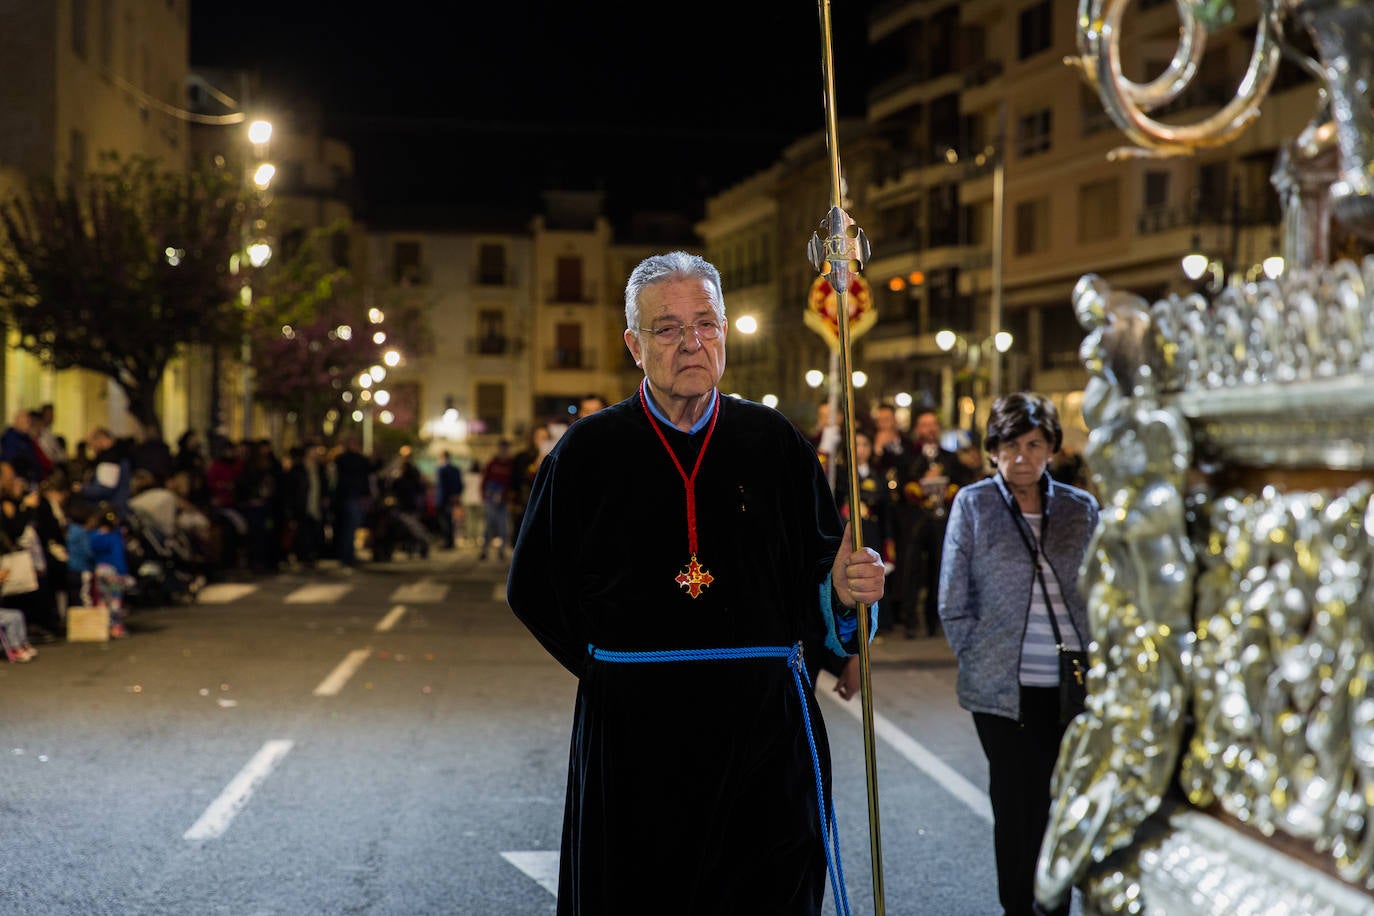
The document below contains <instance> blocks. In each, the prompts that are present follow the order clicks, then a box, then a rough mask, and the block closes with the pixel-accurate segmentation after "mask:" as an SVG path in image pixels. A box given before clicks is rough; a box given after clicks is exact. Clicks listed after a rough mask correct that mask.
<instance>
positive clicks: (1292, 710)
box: [1181, 483, 1374, 908]
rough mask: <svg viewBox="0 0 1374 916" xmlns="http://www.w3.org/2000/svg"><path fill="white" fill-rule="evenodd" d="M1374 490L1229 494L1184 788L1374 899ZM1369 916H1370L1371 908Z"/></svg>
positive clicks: (1211, 522)
mask: <svg viewBox="0 0 1374 916" xmlns="http://www.w3.org/2000/svg"><path fill="white" fill-rule="evenodd" d="M1370 493H1371V486H1370V485H1369V484H1367V483H1362V484H1359V485H1357V486H1355V487H1352V488H1350V489H1348V490H1345V491H1343V492H1338V493H1334V494H1326V493H1278V492H1276V491H1275V490H1274V489H1272V488H1266V489H1265V490H1264V491H1263V492H1261V493H1260V494H1258V495H1228V496H1225V497H1223V498H1221V499H1218V500H1216V501H1214V503H1213V504H1212V506H1211V507H1210V510H1209V512H1208V514H1207V523H1206V527H1205V529H1204V536H1205V537H1206V546H1205V549H1204V550H1203V551H1202V566H1203V568H1204V572H1203V573H1202V575H1201V576H1200V578H1199V580H1198V605H1197V634H1198V643H1197V652H1196V669H1195V672H1194V684H1195V692H1194V709H1195V715H1196V729H1195V732H1194V734H1193V737H1192V740H1191V741H1190V743H1189V747H1188V752H1187V754H1186V755H1185V756H1184V759H1183V766H1182V770H1181V782H1182V785H1183V788H1184V790H1185V791H1186V792H1187V794H1188V798H1189V801H1191V802H1192V803H1193V804H1195V805H1198V806H1203V807H1206V806H1210V805H1212V804H1214V803H1215V804H1218V805H1220V807H1221V808H1222V809H1223V810H1224V811H1226V812H1227V813H1228V814H1230V815H1232V816H1234V817H1236V818H1237V819H1238V820H1240V821H1242V822H1244V823H1247V824H1249V825H1251V826H1253V827H1255V828H1257V829H1258V830H1259V831H1260V832H1262V833H1263V834H1265V835H1271V834H1273V833H1275V832H1282V833H1285V834H1288V835H1290V836H1293V837H1297V838H1299V839H1303V840H1307V841H1309V842H1310V843H1311V844H1312V846H1313V848H1314V849H1316V850H1317V851H1319V852H1323V853H1328V854H1329V855H1330V856H1331V857H1332V859H1333V861H1334V864H1335V866H1336V869H1337V871H1338V873H1339V874H1340V876H1341V877H1343V878H1345V879H1346V880H1347V881H1351V882H1358V883H1362V884H1364V885H1365V886H1366V887H1374V824H1371V823H1370V815H1371V804H1372V803H1374V696H1372V695H1371V691H1370V687H1371V678H1374V641H1371V636H1372V635H1374V634H1372V633H1371V624H1372V623H1374V608H1371V604H1370V602H1371V592H1370V575H1371V570H1372V569H1374V565H1371V564H1374V540H1372V538H1374V503H1371V501H1370ZM1371 908H1374V906H1372V907H1371Z"/></svg>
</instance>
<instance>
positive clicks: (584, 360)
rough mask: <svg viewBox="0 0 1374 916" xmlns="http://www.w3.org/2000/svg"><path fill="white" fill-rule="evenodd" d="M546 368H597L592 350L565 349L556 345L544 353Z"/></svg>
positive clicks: (558, 369)
mask: <svg viewBox="0 0 1374 916" xmlns="http://www.w3.org/2000/svg"><path fill="white" fill-rule="evenodd" d="M544 368H545V369H548V370H549V371H551V372H553V371H561V370H588V369H595V368H596V359H595V358H594V354H593V353H592V351H590V350H586V349H577V350H564V349H560V348H558V347H555V348H553V349H551V350H546V351H545V353H544Z"/></svg>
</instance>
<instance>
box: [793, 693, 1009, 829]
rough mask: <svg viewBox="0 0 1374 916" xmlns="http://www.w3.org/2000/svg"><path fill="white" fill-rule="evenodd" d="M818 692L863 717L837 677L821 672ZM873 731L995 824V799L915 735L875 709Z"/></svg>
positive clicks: (951, 793) (860, 710) (850, 714)
mask: <svg viewBox="0 0 1374 916" xmlns="http://www.w3.org/2000/svg"><path fill="white" fill-rule="evenodd" d="M816 695H817V696H823V697H825V698H826V699H828V700H829V701H830V702H831V703H834V704H835V705H836V706H838V707H839V708H840V709H842V710H843V711H844V712H845V713H847V714H848V715H849V716H850V717H851V718H854V719H858V720H859V721H860V722H862V720H863V707H862V706H861V705H860V700H859V699H857V698H856V699H854V700H852V701H845V700H841V699H840V698H839V697H838V696H836V695H835V677H834V675H832V674H830V672H828V671H822V672H821V673H820V674H819V676H817V678H816ZM873 734H874V736H875V737H877V738H881V739H883V741H885V742H887V744H888V746H889V747H891V748H892V749H893V750H894V751H896V752H897V753H899V754H901V755H902V756H903V757H905V758H906V759H907V761H908V762H909V763H911V764H912V765H913V766H915V767H916V769H918V770H920V771H921V772H923V773H925V774H926V775H927V776H929V777H930V778H931V779H933V780H935V781H936V782H937V783H939V784H940V786H941V787H942V788H944V790H945V791H946V792H948V793H949V794H950V795H953V796H954V797H955V798H957V799H958V800H959V801H961V802H963V803H964V804H965V805H967V806H968V807H969V808H970V809H971V810H972V811H973V813H974V814H976V815H978V816H979V817H981V818H982V819H983V820H985V821H987V822H988V823H989V824H991V823H992V802H991V801H990V800H989V799H988V794H987V793H986V792H984V791H983V790H982V789H980V788H978V787H977V786H975V785H974V784H973V783H971V782H969V781H968V780H967V779H965V778H964V777H963V776H962V775H961V774H960V773H959V772H958V771H957V770H955V769H954V768H953V767H951V766H950V765H949V764H947V763H945V762H944V761H943V760H941V759H940V758H939V757H937V756H935V755H934V754H933V753H931V752H930V751H929V750H927V749H926V747H925V746H924V745H923V744H921V743H920V742H919V741H917V740H916V739H915V738H913V737H911V736H910V735H908V734H907V733H906V732H904V731H902V730H901V729H900V728H898V727H897V726H896V725H894V724H892V722H891V721H890V720H889V719H887V718H885V717H884V716H883V714H882V713H880V712H878V711H877V710H876V709H875V710H874V711H873Z"/></svg>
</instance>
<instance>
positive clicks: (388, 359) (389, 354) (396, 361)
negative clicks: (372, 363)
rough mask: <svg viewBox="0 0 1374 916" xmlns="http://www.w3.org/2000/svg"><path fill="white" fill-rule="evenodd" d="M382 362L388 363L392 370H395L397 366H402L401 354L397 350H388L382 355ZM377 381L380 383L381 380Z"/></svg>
mask: <svg viewBox="0 0 1374 916" xmlns="http://www.w3.org/2000/svg"><path fill="white" fill-rule="evenodd" d="M382 362H384V363H386V364H387V365H388V366H390V367H391V368H392V369H395V368H396V367H397V366H399V365H400V364H401V354H400V352H399V351H397V350H387V351H386V352H385V353H384V354H382ZM377 381H379V382H380V381H381V379H378V380H377Z"/></svg>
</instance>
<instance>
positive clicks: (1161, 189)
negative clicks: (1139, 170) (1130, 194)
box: [1145, 172, 1169, 209]
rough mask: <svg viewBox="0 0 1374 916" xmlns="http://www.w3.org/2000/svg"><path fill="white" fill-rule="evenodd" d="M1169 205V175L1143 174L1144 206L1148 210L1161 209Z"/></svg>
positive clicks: (1166, 173) (1158, 173)
mask: <svg viewBox="0 0 1374 916" xmlns="http://www.w3.org/2000/svg"><path fill="white" fill-rule="evenodd" d="M1168 203H1169V173H1168V172H1146V173H1145V206H1146V207H1147V208H1149V209H1154V208H1155V207H1163V206H1166V205H1167V204H1168Z"/></svg>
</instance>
